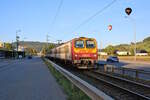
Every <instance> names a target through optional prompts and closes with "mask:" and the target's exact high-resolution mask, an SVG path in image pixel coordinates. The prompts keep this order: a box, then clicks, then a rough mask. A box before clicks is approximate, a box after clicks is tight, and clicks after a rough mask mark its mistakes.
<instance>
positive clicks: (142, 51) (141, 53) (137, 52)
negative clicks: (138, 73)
mask: <svg viewBox="0 0 150 100" xmlns="http://www.w3.org/2000/svg"><path fill="white" fill-rule="evenodd" d="M136 55H137V56H148V52H147V51H146V50H140V51H136Z"/></svg>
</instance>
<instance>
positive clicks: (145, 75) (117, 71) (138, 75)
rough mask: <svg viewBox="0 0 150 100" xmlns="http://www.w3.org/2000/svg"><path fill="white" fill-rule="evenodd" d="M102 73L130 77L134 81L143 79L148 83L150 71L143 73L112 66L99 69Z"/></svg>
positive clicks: (142, 71)
mask: <svg viewBox="0 0 150 100" xmlns="http://www.w3.org/2000/svg"><path fill="white" fill-rule="evenodd" d="M99 68H100V70H102V71H104V72H111V73H115V74H119V75H123V76H130V77H132V78H135V79H143V80H148V81H150V71H144V70H139V69H131V68H121V67H116V66H114V65H104V66H101V67H99Z"/></svg>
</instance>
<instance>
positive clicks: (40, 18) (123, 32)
mask: <svg viewBox="0 0 150 100" xmlns="http://www.w3.org/2000/svg"><path fill="white" fill-rule="evenodd" d="M112 1H113V0H63V1H61V0H1V1H0V41H3V42H12V41H15V36H16V31H18V30H20V32H18V33H17V34H18V35H19V36H20V41H22V40H24V41H41V42H45V41H46V35H47V34H48V35H49V42H56V40H62V41H63V42H65V41H69V40H71V39H73V38H75V37H81V36H84V37H92V38H96V40H97V42H98V46H99V47H101V48H104V47H106V46H108V45H118V44H125V43H131V42H133V41H134V31H135V28H134V23H136V24H135V25H136V40H137V41H142V40H143V39H144V38H146V37H148V36H150V25H149V24H150V11H149V10H150V6H149V5H150V0H117V1H116V2H115V3H114V4H112V5H111V6H110V7H109V8H107V9H105V10H104V11H103V12H102V13H100V14H98V15H97V16H95V17H94V18H93V19H91V20H89V21H88V22H87V23H86V24H84V25H81V27H79V28H77V29H76V27H78V26H79V25H80V24H81V23H82V22H84V21H85V20H86V19H87V18H89V17H90V16H92V15H93V14H95V13H96V12H97V11H99V10H101V9H103V8H104V7H105V6H106V5H108V4H109V3H110V2H112ZM60 2H62V5H61V7H60V10H59V12H58V13H57V16H56V17H55V15H56V12H57V9H58V7H59V4H60ZM127 7H131V8H132V13H131V15H130V16H129V17H130V18H132V19H133V20H130V19H129V18H126V17H125V16H127V15H126V13H125V8H127ZM54 19H55V20H54ZM108 25H112V30H111V31H109V30H108Z"/></svg>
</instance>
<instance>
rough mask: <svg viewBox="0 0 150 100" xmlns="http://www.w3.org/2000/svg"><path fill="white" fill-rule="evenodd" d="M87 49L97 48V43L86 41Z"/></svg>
mask: <svg viewBox="0 0 150 100" xmlns="http://www.w3.org/2000/svg"><path fill="white" fill-rule="evenodd" d="M86 47H87V48H94V47H95V42H94V41H91V40H87V41H86Z"/></svg>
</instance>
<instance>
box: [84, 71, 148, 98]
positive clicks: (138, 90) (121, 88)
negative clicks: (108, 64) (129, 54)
mask: <svg viewBox="0 0 150 100" xmlns="http://www.w3.org/2000/svg"><path fill="white" fill-rule="evenodd" d="M84 74H85V75H87V76H89V77H91V78H93V79H96V80H97V81H99V82H103V83H104V84H105V85H107V87H106V88H107V89H112V91H114V92H118V94H117V93H112V94H113V95H114V94H115V95H116V97H115V98H116V99H124V100H130V99H131V100H150V86H148V85H144V84H140V83H136V82H133V81H129V80H126V79H123V78H119V77H115V76H111V75H109V74H106V73H104V72H100V71H84ZM114 89H115V90H114ZM117 95H122V97H121V96H120V97H117Z"/></svg>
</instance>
